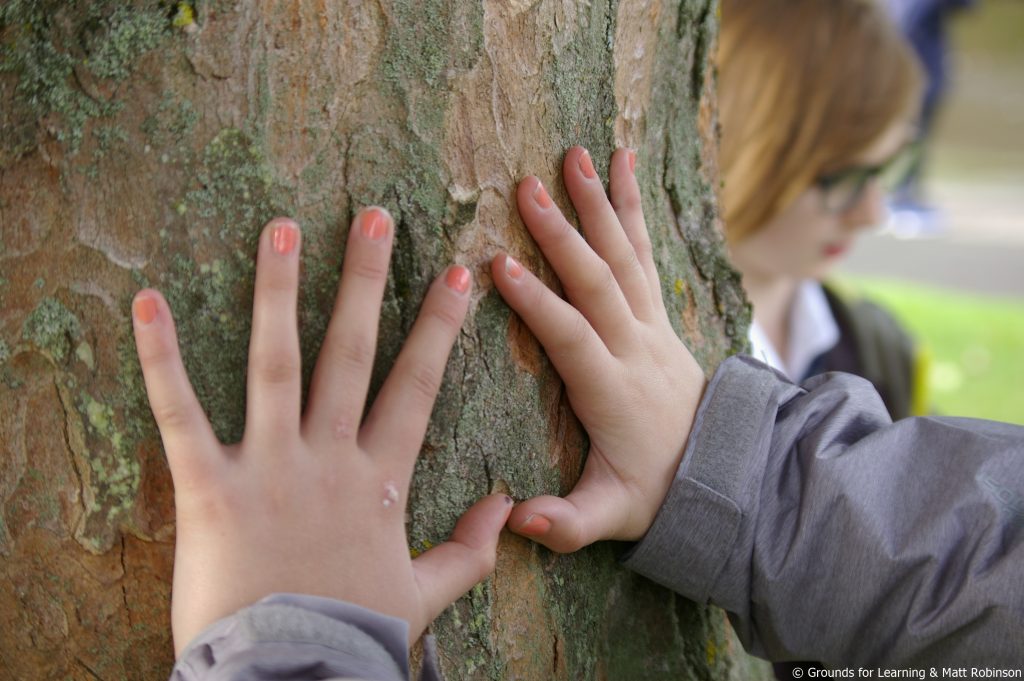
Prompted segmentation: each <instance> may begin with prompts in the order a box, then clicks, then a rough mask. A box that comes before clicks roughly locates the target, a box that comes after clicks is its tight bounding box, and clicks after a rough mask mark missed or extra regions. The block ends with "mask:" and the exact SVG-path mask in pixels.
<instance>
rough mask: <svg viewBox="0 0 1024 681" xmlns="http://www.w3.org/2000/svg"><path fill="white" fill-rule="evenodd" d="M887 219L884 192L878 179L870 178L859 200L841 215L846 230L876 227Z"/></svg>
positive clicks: (887, 212) (887, 210)
mask: <svg viewBox="0 0 1024 681" xmlns="http://www.w3.org/2000/svg"><path fill="white" fill-rule="evenodd" d="M888 217H889V209H888V208H887V207H886V205H885V190H884V189H883V188H882V184H881V183H880V182H879V181H878V178H872V179H871V180H869V181H868V183H867V185H865V187H864V191H863V192H862V193H861V195H860V200H858V201H857V203H855V204H853V205H852V206H850V208H849V209H848V210H846V211H845V212H844V213H843V214H842V220H843V224H844V225H845V226H846V227H847V228H848V229H864V228H868V227H878V226H880V225H881V224H882V223H883V222H885V221H886V220H887V219H888Z"/></svg>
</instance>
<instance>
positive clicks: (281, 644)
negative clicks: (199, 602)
mask: <svg viewBox="0 0 1024 681" xmlns="http://www.w3.org/2000/svg"><path fill="white" fill-rule="evenodd" d="M408 629H409V628H408V624H407V623H406V622H405V620H402V619H399V618H396V617H389V616H387V615H382V614H380V613H377V612H374V611H372V610H368V609H366V608H362V607H359V606H357V605H353V604H351V603H345V602H343V601H337V600H334V599H330V598H321V597H317V596H306V595H300V594H273V595H271V596H268V597H266V598H264V599H263V600H261V601H259V602H258V603H256V604H255V605H253V606H251V607H248V608H245V609H243V610H240V611H238V612H237V613H235V614H234V615H232V616H230V617H227V618H225V619H222V620H220V621H218V622H216V623H214V624H213V625H211V626H210V627H208V628H207V629H206V630H205V631H203V632H202V633H201V634H200V635H199V636H198V637H197V638H196V639H195V640H194V641H192V643H190V644H189V646H188V647H187V648H186V649H185V651H184V652H183V653H182V655H181V658H180V659H179V660H178V662H177V664H176V665H175V667H174V671H173V672H172V674H171V679H172V681H192V680H197V679H204V680H214V679H215V680H217V681H228V680H231V681H234V680H236V679H237V680H239V681H241V680H242V679H246V680H247V681H260V680H262V679H268V680H269V679H274V680H284V679H308V678H318V679H334V678H337V679H341V678H345V679H352V678H354V679H365V680H367V681H378V680H379V681H393V680H394V681H405V680H406V679H408V678H409V663H408V648H407V646H408ZM425 648H426V650H427V653H428V654H427V655H426V659H425V660H424V666H425V667H427V666H431V667H433V664H434V660H433V659H432V656H431V655H430V651H432V650H433V646H431V645H430V642H428V644H427V646H426V647H425ZM425 671H426V670H425ZM434 672H435V670H433V669H432V670H430V672H429V673H426V674H424V676H425V677H427V678H434V677H431V676H430V675H429V674H430V673H434Z"/></svg>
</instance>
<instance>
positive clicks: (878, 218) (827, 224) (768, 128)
mask: <svg viewBox="0 0 1024 681" xmlns="http://www.w3.org/2000/svg"><path fill="white" fill-rule="evenodd" d="M718 66H719V101H720V115H721V123H722V146H721V168H722V174H723V177H724V183H725V184H724V188H723V195H722V201H723V208H724V218H725V230H726V238H727V240H728V243H729V245H730V251H731V255H732V259H733V263H734V265H735V266H736V267H737V269H739V271H740V273H741V274H742V275H743V286H744V288H745V289H746V292H747V296H748V297H749V299H750V301H751V303H752V304H753V308H754V321H753V324H752V326H751V329H750V341H751V346H752V354H753V355H754V356H755V357H757V358H758V359H760V360H762V361H764V362H766V363H767V364H770V365H771V366H773V367H775V368H776V369H778V370H780V371H782V372H783V373H784V374H786V375H787V376H788V377H789V378H790V379H791V380H793V381H796V382H799V381H801V380H803V379H804V378H807V377H809V376H811V375H814V374H818V373H823V372H826V371H845V372H849V373H853V374H857V375H860V376H863V377H865V378H867V379H868V380H870V381H871V382H872V383H873V384H874V386H875V388H876V389H877V390H878V392H879V393H880V394H881V396H882V399H883V400H884V402H885V404H886V407H887V408H888V410H889V413H890V415H891V416H892V417H893V419H899V418H903V417H905V416H908V415H910V414H911V413H920V412H922V411H923V409H922V407H923V404H922V395H921V390H920V383H921V381H920V380H919V375H918V372H917V367H916V363H917V358H916V357H915V354H914V351H913V346H912V344H911V342H910V340H909V338H908V337H907V336H906V334H905V333H904V332H903V331H902V330H901V329H900V328H899V326H898V325H897V324H896V322H895V321H893V319H892V318H891V317H890V316H889V315H888V314H886V313H885V312H884V311H882V310H881V309H880V308H878V307H875V306H873V305H870V304H869V303H866V302H863V301H849V300H847V299H846V298H845V297H844V296H843V295H841V293H840V291H839V290H838V289H836V288H834V287H831V286H827V285H822V284H821V283H820V281H821V279H822V278H823V277H825V276H826V275H827V274H828V273H829V272H830V271H831V270H832V269H833V268H834V267H835V265H836V264H837V263H838V262H839V260H840V258H842V256H843V255H844V254H845V253H846V252H847V251H849V249H850V247H851V246H852V245H853V242H854V240H855V239H856V238H857V236H858V235H859V234H861V233H862V232H863V231H864V230H865V229H868V228H871V227H874V226H877V225H879V224H881V223H882V222H884V220H885V217H886V215H885V204H884V188H883V185H887V186H890V187H893V186H895V185H896V184H897V183H898V182H899V181H900V179H901V178H902V177H903V176H905V175H906V173H907V172H908V171H909V169H910V168H911V167H912V165H913V160H914V156H915V153H916V149H917V145H916V144H915V142H914V140H915V120H916V117H917V115H918V113H919V111H920V98H921V89H922V85H921V76H920V73H919V68H918V65H917V62H916V61H915V58H914V56H913V54H912V52H911V51H910V48H909V47H908V46H907V45H906V44H905V42H904V41H903V39H902V37H901V36H900V35H899V33H898V31H897V30H896V29H895V27H894V26H892V25H891V23H890V21H889V19H888V16H887V15H886V14H885V12H884V10H883V9H882V8H881V7H879V6H877V5H876V4H875V3H874V2H872V1H871V0H839V1H824V2H823V1H822V0H758V1H757V2H750V1H749V0H724V1H723V3H722V31H721V45H720V48H719V52H718Z"/></svg>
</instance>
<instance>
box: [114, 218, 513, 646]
mask: <svg viewBox="0 0 1024 681" xmlns="http://www.w3.org/2000/svg"><path fill="white" fill-rule="evenodd" d="M393 231H394V226H393V223H392V220H391V217H390V216H389V215H388V214H387V212H386V211H384V210H383V209H380V208H370V209H368V210H364V211H362V212H361V213H360V214H359V216H358V217H357V218H356V220H355V224H354V225H353V227H352V229H351V230H350V233H349V239H348V248H347V250H346V252H345V262H344V268H343V271H342V277H341V285H340V289H339V293H338V298H337V302H336V304H335V309H334V314H333V316H332V319H331V322H330V326H329V327H328V330H327V335H326V338H325V339H324V343H323V349H322V351H321V353H320V357H319V360H318V361H317V365H316V368H315V371H314V374H313V382H312V386H311V389H310V397H309V402H308V405H307V408H306V412H305V414H301V413H300V410H301V408H300V399H301V378H300V370H299V369H300V362H301V358H300V354H299V336H298V330H297V322H296V298H297V293H298V281H299V249H300V243H301V232H300V231H299V228H298V225H297V224H296V223H294V222H293V221H291V220H288V219H285V218H278V219H275V220H273V221H272V222H270V224H268V225H267V227H266V228H265V229H264V231H263V234H262V235H261V237H260V243H259V256H258V263H257V268H256V287H255V299H254V301H253V324H252V339H251V342H250V344H249V369H248V381H247V407H246V425H245V435H244V437H243V439H242V441H241V442H239V443H237V444H232V445H223V444H221V443H220V442H218V441H217V438H216V436H215V435H214V433H213V430H212V428H211V427H210V423H209V421H207V419H206V416H205V414H204V413H203V409H202V407H201V406H200V405H199V402H198V400H197V399H196V396H195V393H194V392H193V390H192V387H191V385H190V384H189V379H188V376H187V375H186V373H185V368H184V366H183V365H182V361H181V355H180V352H179V350H178V343H177V338H176V335H175V331H174V320H173V318H172V317H171V311H170V309H169V307H168V305H167V302H166V301H165V300H164V299H163V297H162V296H161V295H160V294H159V293H158V292H156V291H154V290H151V289H147V290H144V291H140V292H139V293H138V294H137V295H136V298H135V301H134V303H133V317H134V328H135V340H136V345H137V347H138V353H139V359H140V361H141V363H142V370H143V374H144V376H145V381H146V391H147V393H148V395H149V402H150V405H151V407H152V409H153V414H154V416H155V417H156V421H157V425H158V426H159V428H160V435H161V437H162V439H163V443H164V448H165V450H166V452H167V460H168V464H169V466H170V469H171V475H172V477H173V479H174V493H175V506H176V515H177V544H176V552H175V561H174V589H173V598H172V609H171V619H172V628H173V632H174V643H175V651H176V654H180V653H181V652H182V650H183V649H184V648H185V646H186V645H187V644H188V643H189V642H190V641H191V640H192V639H193V638H194V637H195V636H196V635H197V634H198V633H199V632H200V631H202V630H203V629H204V628H205V627H207V626H208V625H210V624H212V623H213V622H215V621H216V620H218V619H220V618H222V617H225V616H227V615H230V614H231V613H233V612H235V611H236V610H238V609H240V608H242V607H244V606H247V605H250V604H252V603H254V602H256V601H257V600H259V599H261V598H262V597H264V596H267V595H269V594H271V593H275V592H292V593H302V594H312V595H317V596H327V597H331V598H336V599H341V600H345V601H349V602H352V603H355V604H357V605H362V606H365V607H368V608H372V609H374V610H377V611H380V612H382V613H384V614H388V615H393V616H395V617H400V618H403V619H405V620H406V621H407V622H408V623H409V630H410V640H411V641H412V640H415V639H416V638H418V637H419V635H420V634H421V633H422V632H423V630H424V629H425V628H426V626H427V625H428V624H429V623H430V622H431V620H433V619H434V617H436V616H437V615H438V614H439V613H440V612H441V611H442V610H444V609H445V608H446V607H447V606H448V605H450V604H451V603H452V602H453V601H454V600H455V599H456V598H458V597H459V596H461V595H462V594H464V593H465V592H466V591H468V590H469V589H470V588H471V587H472V586H473V585H474V584H476V583H477V582H479V581H480V580H481V579H483V578H484V577H486V576H487V575H488V574H489V573H490V572H492V571H493V569H494V560H495V549H496V545H497V541H498V533H499V532H500V530H501V528H502V526H503V524H504V523H505V521H506V519H507V518H508V515H509V512H510V511H511V508H512V506H511V500H510V499H509V498H508V497H506V496H504V495H501V494H495V495H491V496H489V497H485V498H484V499H483V500H481V501H479V502H478V503H477V504H476V505H474V506H473V507H472V508H470V509H469V510H468V511H467V512H466V513H465V515H463V516H462V518H461V519H460V520H459V522H458V523H457V524H456V526H455V530H454V532H453V533H452V536H451V538H450V540H449V541H447V542H445V543H443V544H441V545H439V546H437V547H435V548H433V549H431V550H430V551H427V552H426V553H424V554H423V555H422V556H420V557H419V558H417V559H416V560H412V559H411V558H410V556H409V547H408V544H407V539H406V535H405V507H406V501H407V499H408V491H409V483H410V479H411V477H412V473H413V466H414V464H415V463H416V457H417V455H418V453H419V450H420V446H421V444H422V441H423V435H424V432H425V430H426V427H427V421H428V419H429V417H430V412H431V409H432V407H433V404H434V400H435V398H436V396H437V391H438V389H439V387H440V383H441V378H442V376H443V375H444V367H445V363H446V362H447V359H448V354H449V352H450V350H451V347H452V344H453V343H454V342H455V339H456V337H457V336H458V333H459V328H460V326H461V324H462V321H463V318H464V317H465V314H466V309H467V307H468V304H469V290H470V283H471V282H470V279H471V278H470V274H469V271H468V270H467V269H466V268H465V267H461V266H458V265H455V266H452V267H450V268H449V269H448V270H447V272H446V273H445V274H444V275H442V276H441V277H439V278H438V279H437V280H436V281H435V282H434V283H433V285H432V286H431V288H430V291H429V293H428V294H427V296H426V299H425V300H424V302H423V308H422V310H421V311H420V315H419V317H418V319H417V320H416V324H415V325H414V326H413V329H412V332H411V334H410V336H409V338H408V340H407V342H406V343H405V346H404V347H403V349H402V351H401V353H400V354H399V356H398V359H397V360H396V362H395V365H394V368H393V369H392V371H391V373H390V375H389V376H388V378H387V380H386V381H385V383H384V385H383V387H382V388H381V391H380V394H379V395H378V396H377V399H376V401H375V402H374V404H373V407H372V409H371V410H370V412H369V415H368V416H367V418H366V420H365V421H364V422H363V423H362V424H360V419H361V416H362V414H363V405H364V403H365V401H366V394H367V389H368V386H369V383H370V372H371V368H372V365H373V358H374V352H375V348H376V343H377V323H378V319H379V315H380V305H381V299H382V297H383V294H384V287H385V283H386V280H387V269H388V260H389V258H390V254H391V246H392V241H393V236H394V235H393Z"/></svg>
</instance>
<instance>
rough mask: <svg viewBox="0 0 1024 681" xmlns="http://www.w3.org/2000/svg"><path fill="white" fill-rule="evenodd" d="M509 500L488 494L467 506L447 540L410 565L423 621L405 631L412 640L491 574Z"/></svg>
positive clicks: (510, 506)
mask: <svg viewBox="0 0 1024 681" xmlns="http://www.w3.org/2000/svg"><path fill="white" fill-rule="evenodd" d="M511 510H512V499H510V498H509V497H508V496H506V495H504V494H492V495H490V496H486V497H484V498H483V499H481V500H480V501H478V502H476V503H475V504H473V505H472V506H470V508H469V510H468V511H466V512H465V513H463V514H462V517H461V518H459V521H458V522H457V523H455V529H454V530H453V531H452V534H451V536H450V537H449V538H448V541H446V542H444V543H443V544H439V545H438V546H435V547H434V548H432V549H430V550H429V551H427V552H426V553H424V554H423V555H421V556H420V557H419V558H417V559H416V560H414V561H413V562H412V567H413V570H414V572H415V576H416V583H417V585H418V586H419V591H420V603H421V604H422V607H423V616H424V620H423V622H422V623H421V624H420V625H419V626H418V629H417V630H416V631H410V632H409V639H410V640H414V639H415V638H417V637H419V635H420V633H421V632H422V631H423V629H425V628H426V627H427V625H428V624H430V622H432V621H433V620H434V618H435V617H437V616H438V615H440V614H441V612H442V611H443V610H444V609H445V608H447V607H448V606H449V605H451V604H452V603H454V602H455V600H456V599H458V598H459V597H460V596H462V595H463V594H464V593H466V592H467V591H469V590H470V589H472V588H473V587H474V586H475V585H476V584H477V583H479V582H480V581H482V580H483V579H484V578H486V577H487V576H488V575H489V574H491V573H492V572H494V562H495V560H496V554H497V548H498V535H499V534H500V533H501V529H502V527H504V525H505V521H506V520H508V514H509V512H510V511H511Z"/></svg>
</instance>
